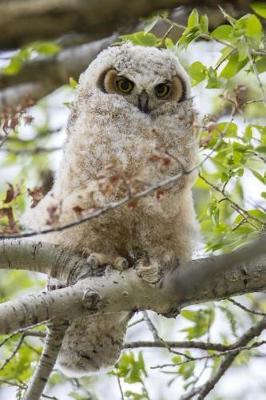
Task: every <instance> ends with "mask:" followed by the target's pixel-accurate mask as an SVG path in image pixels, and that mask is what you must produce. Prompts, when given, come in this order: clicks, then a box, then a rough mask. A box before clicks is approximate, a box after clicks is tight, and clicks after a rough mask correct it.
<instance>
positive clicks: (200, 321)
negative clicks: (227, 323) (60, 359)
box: [181, 308, 215, 340]
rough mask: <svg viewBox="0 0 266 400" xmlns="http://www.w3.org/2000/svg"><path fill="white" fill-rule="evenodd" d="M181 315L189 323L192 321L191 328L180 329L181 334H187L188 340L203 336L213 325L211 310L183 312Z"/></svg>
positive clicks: (212, 311) (212, 312) (213, 314)
mask: <svg viewBox="0 0 266 400" xmlns="http://www.w3.org/2000/svg"><path fill="white" fill-rule="evenodd" d="M181 315H182V317H184V318H186V319H188V320H189V321H193V325H192V326H189V327H188V328H184V329H182V331H183V332H187V337H188V339H189V340H191V339H194V338H199V337H201V336H203V335H205V334H206V333H207V332H208V330H209V328H210V326H211V325H212V324H213V322H214V317H215V313H214V309H213V308H207V309H201V310H196V311H192V310H183V311H182V312H181Z"/></svg>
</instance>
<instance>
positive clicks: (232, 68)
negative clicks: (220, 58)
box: [220, 53, 248, 79]
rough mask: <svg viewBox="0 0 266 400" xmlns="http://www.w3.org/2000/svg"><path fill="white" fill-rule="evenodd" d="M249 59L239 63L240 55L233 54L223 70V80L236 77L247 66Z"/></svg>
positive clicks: (221, 75) (221, 74)
mask: <svg viewBox="0 0 266 400" xmlns="http://www.w3.org/2000/svg"><path fill="white" fill-rule="evenodd" d="M247 62H248V58H245V59H244V60H242V61H239V55H238V53H235V54H232V55H231V56H230V57H229V59H228V62H227V64H226V66H225V67H224V68H223V70H222V71H221V73H220V77H221V78H226V79H229V78H232V77H233V76H235V75H236V74H237V73H238V72H239V71H241V69H242V68H244V66H245V65H246V64H247Z"/></svg>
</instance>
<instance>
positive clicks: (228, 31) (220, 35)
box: [211, 25, 233, 42]
mask: <svg viewBox="0 0 266 400" xmlns="http://www.w3.org/2000/svg"><path fill="white" fill-rule="evenodd" d="M232 32H233V27H232V26H231V25H220V26H218V27H217V28H216V29H215V30H214V31H213V32H212V33H211V37H212V38H214V39H218V40H225V41H227V42H230V41H231V40H232Z"/></svg>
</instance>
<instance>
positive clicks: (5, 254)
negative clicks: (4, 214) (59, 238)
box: [0, 240, 89, 283]
mask: <svg viewBox="0 0 266 400" xmlns="http://www.w3.org/2000/svg"><path fill="white" fill-rule="evenodd" d="M0 268H2V269H20V270H27V271H34V272H41V273H45V274H49V275H50V276H51V277H53V278H58V277H60V280H61V282H63V283H67V282H68V278H70V279H72V280H73V279H74V275H75V274H76V273H80V271H81V270H82V268H86V271H88V270H89V265H88V264H87V263H86V261H85V260H84V258H82V257H79V256H78V255H76V254H73V253H70V252H68V251H66V250H65V249H63V248H60V247H59V246H57V245H54V244H49V243H42V242H32V241H27V240H0Z"/></svg>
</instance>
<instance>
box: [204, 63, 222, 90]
mask: <svg viewBox="0 0 266 400" xmlns="http://www.w3.org/2000/svg"><path fill="white" fill-rule="evenodd" d="M206 87H207V88H208V89H217V88H220V87H222V82H220V81H219V79H218V77H217V71H216V69H214V68H212V67H210V68H209V69H208V83H207V86H206Z"/></svg>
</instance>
